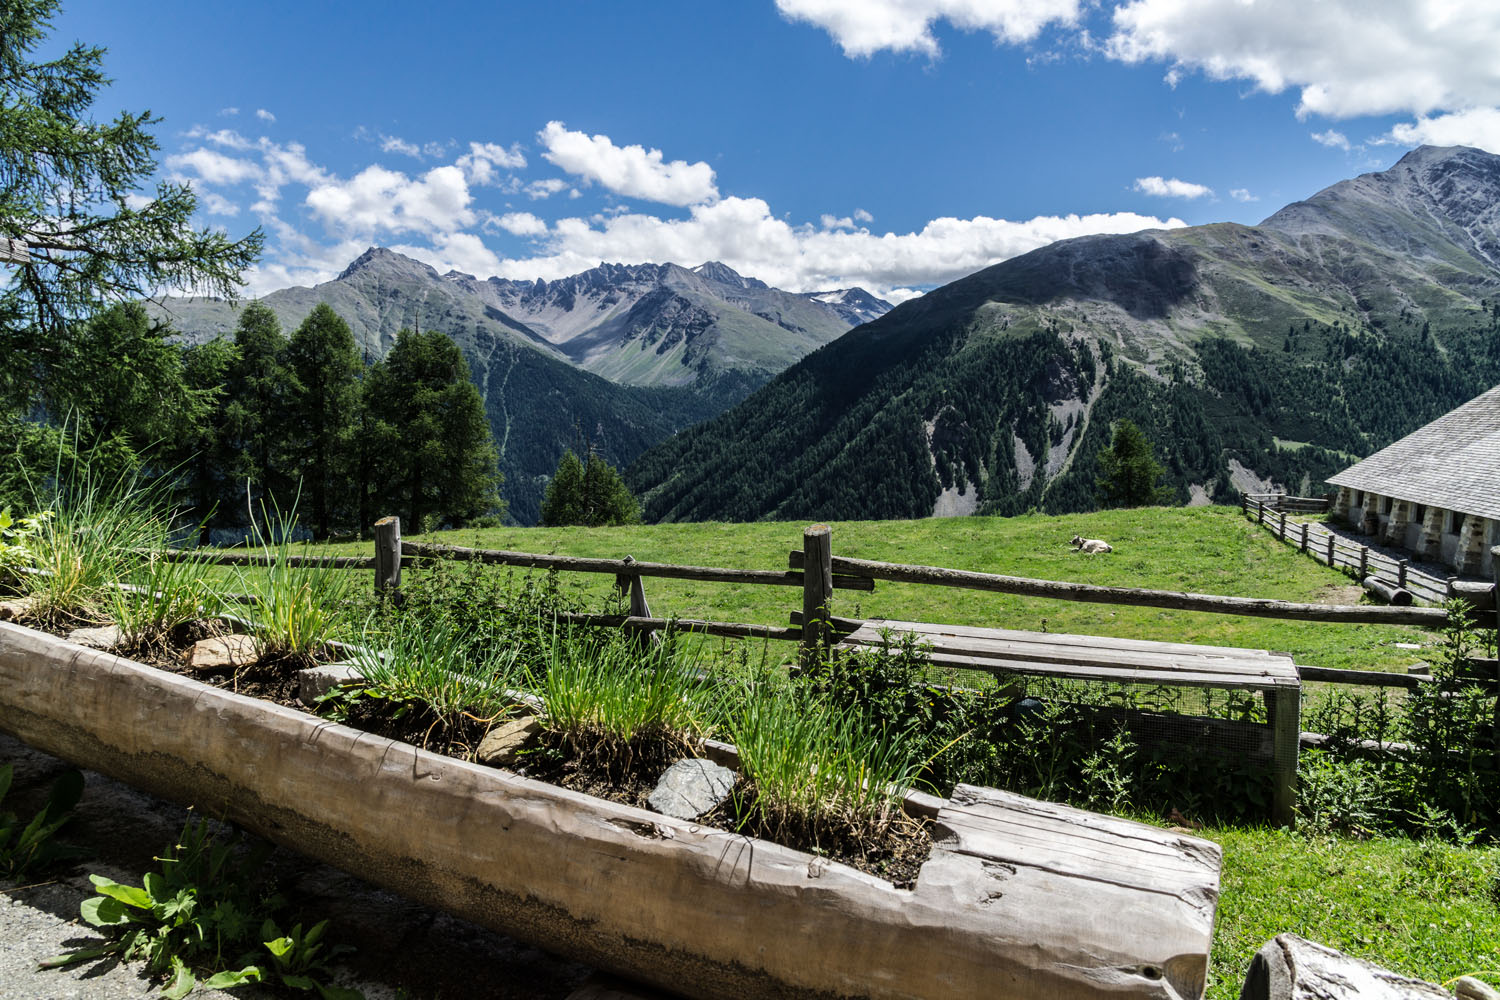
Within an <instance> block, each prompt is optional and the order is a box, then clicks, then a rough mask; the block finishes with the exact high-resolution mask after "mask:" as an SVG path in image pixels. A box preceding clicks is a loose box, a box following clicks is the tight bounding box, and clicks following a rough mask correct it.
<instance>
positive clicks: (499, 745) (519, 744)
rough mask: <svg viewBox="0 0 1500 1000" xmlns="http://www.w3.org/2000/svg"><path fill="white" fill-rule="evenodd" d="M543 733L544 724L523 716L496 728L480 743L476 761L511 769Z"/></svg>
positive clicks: (529, 716)
mask: <svg viewBox="0 0 1500 1000" xmlns="http://www.w3.org/2000/svg"><path fill="white" fill-rule="evenodd" d="M541 731H542V724H541V723H540V722H538V721H537V720H536V716H534V715H523V716H521V717H520V718H519V719H511V720H510V721H509V722H507V723H505V724H503V725H499V726H496V727H495V728H494V729H491V730H490V731H489V732H488V733H486V734H485V736H484V739H482V740H480V741H479V749H478V750H477V751H475V753H474V759H475V760H477V761H479V763H481V764H488V765H489V766H490V767H509V766H510V765H511V764H513V763H515V760H516V755H517V754H518V753H520V752H521V751H522V750H523V749H525V747H526V745H527V744H528V743H530V742H531V741H532V740H533V739H535V738H536V734H537V733H539V732H541Z"/></svg>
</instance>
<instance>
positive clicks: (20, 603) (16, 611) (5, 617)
mask: <svg viewBox="0 0 1500 1000" xmlns="http://www.w3.org/2000/svg"><path fill="white" fill-rule="evenodd" d="M31 603H32V601H31V598H29V597H12V598H10V599H9V600H5V601H0V622H18V621H20V620H22V619H23V618H25V617H27V616H28V615H30V614H31Z"/></svg>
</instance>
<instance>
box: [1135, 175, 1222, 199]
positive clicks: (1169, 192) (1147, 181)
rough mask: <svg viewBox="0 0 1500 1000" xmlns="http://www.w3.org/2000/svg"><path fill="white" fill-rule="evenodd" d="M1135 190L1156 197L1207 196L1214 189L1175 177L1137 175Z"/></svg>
mask: <svg viewBox="0 0 1500 1000" xmlns="http://www.w3.org/2000/svg"><path fill="white" fill-rule="evenodd" d="M1135 190H1137V191H1139V192H1140V193H1141V194H1149V195H1152V196H1154V197H1157V198H1207V197H1210V196H1211V195H1212V194H1213V193H1214V189H1213V188H1211V187H1206V186H1205V185H1202V184H1194V183H1193V182H1191V181H1180V180H1178V179H1177V178H1175V177H1171V178H1162V177H1137V178H1136V179H1135Z"/></svg>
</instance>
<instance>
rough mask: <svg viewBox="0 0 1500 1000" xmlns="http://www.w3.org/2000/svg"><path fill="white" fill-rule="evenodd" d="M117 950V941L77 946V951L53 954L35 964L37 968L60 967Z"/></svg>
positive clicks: (110, 953)
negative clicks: (84, 946) (91, 945)
mask: <svg viewBox="0 0 1500 1000" xmlns="http://www.w3.org/2000/svg"><path fill="white" fill-rule="evenodd" d="M119 950H120V949H119V944H118V942H111V943H110V944H103V945H96V946H94V947H92V948H79V949H78V950H77V951H70V952H68V953H67V954H66V955H53V956H52V957H51V958H44V959H42V960H41V961H40V962H38V963H37V964H36V967H37V968H38V969H61V968H63V967H64V966H68V965H76V964H77V963H79V962H87V961H89V960H90V959H95V958H103V957H104V956H105V955H112V954H114V953H115V952H117V951H119Z"/></svg>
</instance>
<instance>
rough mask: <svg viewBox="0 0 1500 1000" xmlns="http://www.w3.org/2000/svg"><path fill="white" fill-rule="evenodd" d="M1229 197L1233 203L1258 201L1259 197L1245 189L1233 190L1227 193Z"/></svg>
mask: <svg viewBox="0 0 1500 1000" xmlns="http://www.w3.org/2000/svg"><path fill="white" fill-rule="evenodd" d="M1229 197H1231V198H1233V199H1234V200H1235V201H1244V202H1250V201H1260V198H1259V197H1257V196H1256V195H1253V194H1251V193H1250V192H1249V191H1248V190H1247V189H1245V188H1234V189H1232V190H1231V191H1230V192H1229Z"/></svg>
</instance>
